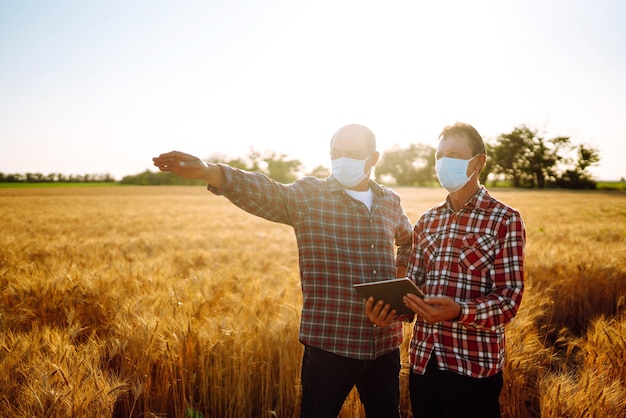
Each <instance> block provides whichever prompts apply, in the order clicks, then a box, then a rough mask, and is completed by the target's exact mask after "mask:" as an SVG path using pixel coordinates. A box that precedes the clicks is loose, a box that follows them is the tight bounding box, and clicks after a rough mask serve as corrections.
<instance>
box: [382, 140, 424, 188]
mask: <svg viewBox="0 0 626 418" xmlns="http://www.w3.org/2000/svg"><path fill="white" fill-rule="evenodd" d="M384 176H391V177H392V178H393V179H394V181H395V183H396V185H398V186H426V185H429V184H431V183H432V182H433V180H435V148H433V147H431V146H428V145H423V144H410V145H409V147H408V148H401V147H399V146H395V147H393V148H391V149H389V150H386V151H384V152H383V154H382V158H381V161H380V162H379V164H378V165H377V166H376V180H377V181H379V182H381V181H382V178H383V177H384Z"/></svg>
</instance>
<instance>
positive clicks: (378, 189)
mask: <svg viewBox="0 0 626 418" xmlns="http://www.w3.org/2000/svg"><path fill="white" fill-rule="evenodd" d="M327 184H328V189H329V190H330V191H331V192H340V191H343V190H344V189H345V188H344V187H343V186H342V185H341V183H339V181H338V180H337V179H336V178H334V177H333V176H330V177H329V178H328V183H327ZM369 186H370V189H372V192H373V193H374V195H376V196H383V195H384V194H385V190H384V189H383V187H382V186H381V185H380V184H378V183H376V182H375V181H374V180H372V179H370V180H369Z"/></svg>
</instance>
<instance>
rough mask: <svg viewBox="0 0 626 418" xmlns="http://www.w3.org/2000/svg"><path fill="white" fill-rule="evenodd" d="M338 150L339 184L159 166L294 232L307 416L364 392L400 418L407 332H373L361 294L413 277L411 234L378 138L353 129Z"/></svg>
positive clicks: (334, 410) (176, 160)
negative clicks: (377, 174)
mask: <svg viewBox="0 0 626 418" xmlns="http://www.w3.org/2000/svg"><path fill="white" fill-rule="evenodd" d="M330 145H331V149H330V157H331V161H332V172H333V175H332V176H331V177H330V178H328V179H325V180H322V179H318V178H314V177H305V178H302V179H300V180H297V181H296V182H295V183H292V184H280V183H277V182H275V181H273V180H271V179H269V178H268V177H266V176H265V175H263V174H261V173H256V172H247V171H242V170H237V169H235V168H232V167H229V166H227V165H223V164H207V163H205V162H203V161H201V160H199V159H198V158H196V157H194V156H191V155H189V154H184V153H181V152H176V151H175V152H170V153H166V154H161V155H160V156H159V157H157V158H154V159H153V160H154V165H155V166H157V167H158V168H159V169H160V170H161V171H170V172H173V173H176V174H178V175H180V176H182V177H186V178H195V179H202V180H204V181H206V183H207V184H208V188H209V190H211V191H212V192H214V193H217V194H222V195H224V196H225V197H226V198H228V199H229V200H230V201H232V202H233V203H234V204H235V205H237V206H239V207H240V208H242V209H244V210H246V211H247V212H250V213H252V214H254V215H257V216H261V217H263V218H265V219H268V220H271V221H274V222H280V223H284V224H287V225H291V226H292V227H293V228H294V231H295V234H296V240H297V243H298V254H299V265H300V280H301V284H302V294H303V307H302V318H301V322H300V341H301V342H302V343H303V344H304V347H305V348H304V358H303V361H302V403H301V416H302V417H312V418H324V417H328V418H335V417H337V415H338V414H339V412H340V410H341V407H342V405H343V403H344V401H345V399H346V397H347V395H348V394H349V392H350V391H351V390H352V387H353V386H354V385H356V387H357V389H358V391H359V396H360V399H361V401H362V402H363V404H364V406H365V411H366V414H367V417H368V418H376V417H380V418H394V417H399V416H400V413H399V399H400V387H399V372H400V354H399V346H400V344H401V342H402V336H403V334H402V324H401V323H400V322H399V321H394V323H392V324H391V325H389V326H387V327H385V328H377V327H376V326H375V325H373V324H372V323H371V322H370V321H369V320H368V318H367V317H366V316H365V314H364V312H363V298H362V297H361V296H359V294H358V293H357V292H356V291H355V290H354V288H353V285H354V284H356V283H362V282H372V281H378V280H384V279H393V278H396V277H404V276H405V274H406V266H407V265H408V262H409V257H410V252H411V233H412V225H411V223H410V221H409V220H408V218H407V216H406V214H405V213H404V211H403V209H402V207H401V205H400V197H399V196H398V195H397V194H396V193H394V192H393V191H391V190H390V189H387V188H385V187H383V186H380V185H378V184H377V183H375V182H374V181H372V180H370V173H371V169H372V167H373V166H374V165H375V164H376V162H377V161H378V157H379V154H378V152H377V151H376V139H375V137H374V134H373V133H372V132H371V131H370V130H369V129H367V128H366V127H364V126H362V125H347V126H345V127H343V128H341V129H339V130H338V131H337V132H336V133H335V135H334V136H333V138H332V140H331V144H330Z"/></svg>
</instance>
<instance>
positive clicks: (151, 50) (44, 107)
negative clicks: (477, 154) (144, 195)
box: [0, 0, 626, 180]
mask: <svg viewBox="0 0 626 418" xmlns="http://www.w3.org/2000/svg"><path fill="white" fill-rule="evenodd" d="M625 17H626V2H624V1H623V0H594V1H588V0H550V1H546V0H524V1H513V0H493V1H480V0H472V1H467V0H458V1H418V0H405V1H396V0H388V1H379V0H378V1H377V0H353V1H342V0H316V1H310V2H304V1H289V0H234V1H218V0H208V1H199V0H198V1H167V2H166V1H156V0H133V1H126V0H115V1H99V2H96V1H82V0H74V1H69V0H55V1H43V0H31V1H20V0H0V172H3V173H5V174H8V173H26V172H32V173H37V172H38V173H43V174H49V173H64V174H97V173H109V174H111V175H113V176H114V177H116V178H117V179H121V178H122V177H123V176H125V175H131V174H137V173H140V172H142V171H144V170H145V169H151V170H153V169H154V170H156V169H155V168H154V167H153V166H152V161H151V158H152V157H153V156H156V155H158V154H160V153H162V152H167V151H171V150H179V151H184V152H189V153H191V154H194V155H196V156H198V157H201V158H209V157H211V156H213V155H216V154H220V155H224V156H229V157H236V156H244V155H247V154H249V152H250V151H251V149H254V150H256V151H260V152H269V151H276V152H278V153H285V154H287V155H288V156H289V157H291V158H296V159H299V160H301V161H302V162H304V163H305V164H306V166H307V167H308V168H309V169H310V168H313V167H314V166H316V165H319V164H322V165H326V166H330V164H329V155H328V148H329V141H330V138H331V136H332V134H333V133H334V132H335V131H336V130H337V129H338V128H339V127H341V126H343V125H345V124H348V123H361V124H364V125H366V126H368V127H369V128H370V129H372V130H373V131H374V133H375V134H376V136H377V139H378V149H379V150H380V151H384V150H385V149H388V148H390V147H392V146H393V145H395V144H398V145H400V146H408V144H411V143H423V144H430V145H432V146H436V144H437V135H438V134H439V132H440V130H441V128H442V127H443V126H444V125H447V124H450V123H454V122H455V121H457V120H459V121H464V122H468V123H470V124H472V125H474V126H475V127H476V128H477V129H478V131H479V132H480V133H481V134H482V135H483V137H485V138H495V137H497V136H498V135H499V134H501V133H508V132H511V131H512V130H513V128H514V127H516V126H519V125H521V124H526V125H527V126H529V127H531V128H532V129H536V130H538V131H539V133H540V134H541V135H542V136H544V137H545V138H551V137H556V136H563V135H565V136H570V137H571V138H572V141H573V142H574V143H577V144H579V143H584V144H587V145H589V146H593V147H597V148H598V149H599V150H600V156H601V158H602V161H601V165H600V167H598V168H596V169H593V170H592V172H593V174H594V175H596V177H597V178H598V179H600V180H618V179H620V178H621V177H626V163H625V162H624V158H626V25H624V18H625Z"/></svg>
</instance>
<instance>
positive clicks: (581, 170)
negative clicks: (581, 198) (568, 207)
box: [556, 145, 600, 189]
mask: <svg viewBox="0 0 626 418" xmlns="http://www.w3.org/2000/svg"><path fill="white" fill-rule="evenodd" d="M599 162H600V153H599V151H598V150H597V149H595V148H591V147H587V146H585V145H578V146H577V147H576V159H575V161H574V167H573V168H571V169H569V170H565V172H564V173H563V174H562V175H561V176H559V178H558V179H557V181H556V183H557V185H558V186H559V187H563V188H566V189H595V188H596V186H597V182H596V181H595V180H594V179H593V176H592V175H591V174H590V173H589V171H588V170H587V169H588V168H589V167H592V166H594V165H597V164H598V163H599Z"/></svg>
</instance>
